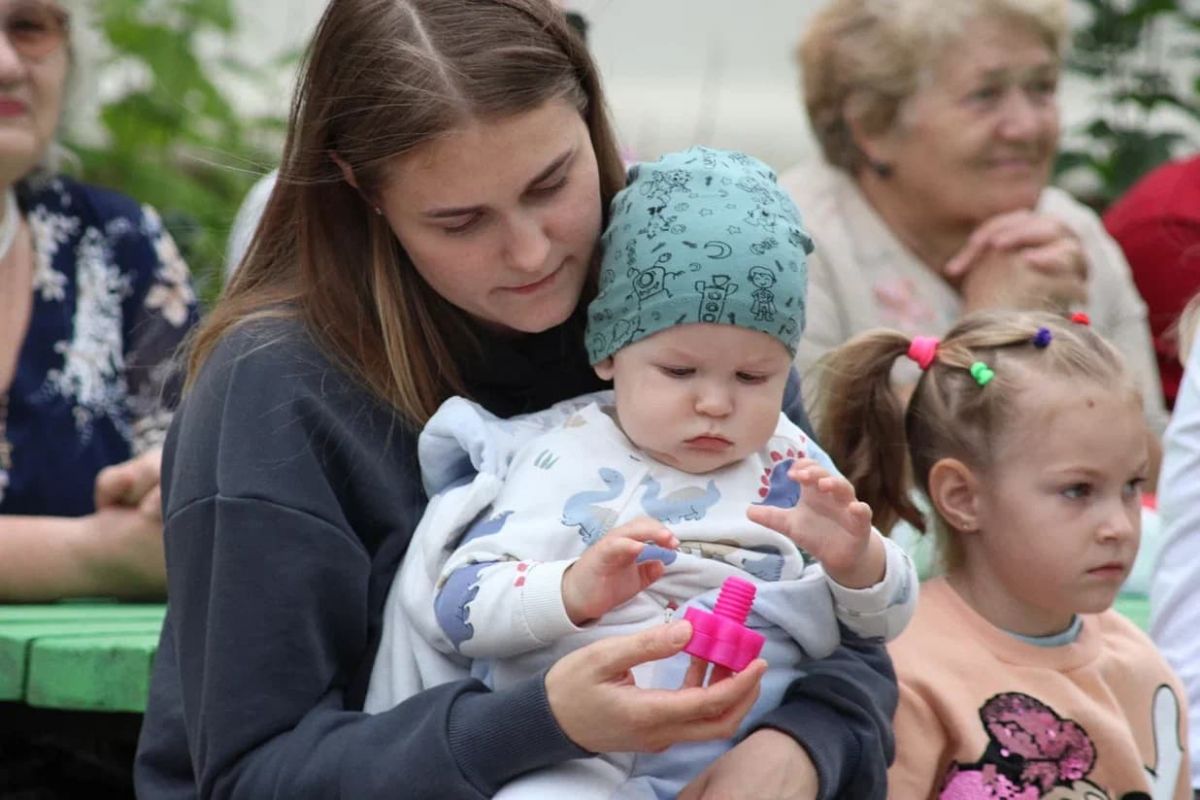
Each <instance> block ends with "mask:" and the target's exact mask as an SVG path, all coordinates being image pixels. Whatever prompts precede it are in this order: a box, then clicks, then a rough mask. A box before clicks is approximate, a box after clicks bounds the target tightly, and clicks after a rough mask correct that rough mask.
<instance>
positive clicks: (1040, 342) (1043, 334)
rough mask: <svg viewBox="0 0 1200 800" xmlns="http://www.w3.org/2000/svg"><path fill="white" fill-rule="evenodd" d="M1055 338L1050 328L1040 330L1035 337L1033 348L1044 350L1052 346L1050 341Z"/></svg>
mask: <svg viewBox="0 0 1200 800" xmlns="http://www.w3.org/2000/svg"><path fill="white" fill-rule="evenodd" d="M1053 338H1054V334H1052V333H1051V332H1050V329H1049V328H1038V329H1037V333H1035V334H1034V335H1033V346H1034V347H1036V348H1037V349H1039V350H1042V349H1044V348H1045V347H1047V346H1048V345H1049V344H1050V340H1051V339H1053Z"/></svg>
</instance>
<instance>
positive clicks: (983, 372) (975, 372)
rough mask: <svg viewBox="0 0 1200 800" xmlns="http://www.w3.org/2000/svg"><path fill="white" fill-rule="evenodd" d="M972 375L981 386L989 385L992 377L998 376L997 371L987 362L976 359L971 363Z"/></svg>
mask: <svg viewBox="0 0 1200 800" xmlns="http://www.w3.org/2000/svg"><path fill="white" fill-rule="evenodd" d="M971 377H972V378H974V379H975V382H976V383H978V384H979V385H980V386H987V385H988V384H989V383H991V381H992V378H994V377H996V373H995V372H993V371H992V369H991V367H989V366H988V365H987V364H985V363H983V362H982V361H976V362H975V363H974V364H972V365H971Z"/></svg>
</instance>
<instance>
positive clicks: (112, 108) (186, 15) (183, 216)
mask: <svg viewBox="0 0 1200 800" xmlns="http://www.w3.org/2000/svg"><path fill="white" fill-rule="evenodd" d="M96 8H97V15H96V16H97V18H98V20H99V24H100V26H101V28H102V33H103V35H104V37H105V38H106V39H107V40H108V43H109V44H110V46H111V48H112V51H113V52H112V56H111V58H110V59H109V60H108V62H106V63H104V64H102V65H101V68H102V69H106V70H113V71H114V72H115V73H116V74H120V75H126V74H128V75H129V76H130V78H129V80H128V81H127V82H126V85H125V86H123V87H122V90H121V92H119V94H118V96H117V97H115V98H114V99H112V100H111V101H109V102H107V103H105V104H104V105H103V107H102V108H101V111H100V119H99V123H100V126H101V128H102V129H103V133H104V141H103V142H101V143H100V144H96V143H93V142H85V141H80V140H78V139H72V138H68V141H67V146H68V147H69V148H70V149H71V150H72V151H73V152H75V153H76V154H77V155H78V156H79V158H80V161H81V165H82V172H83V175H82V177H83V178H84V179H85V180H88V181H91V182H94V183H98V184H101V185H103V186H108V187H111V188H114V189H117V190H119V191H122V192H125V193H126V194H129V195H131V196H132V197H134V198H136V199H137V200H139V201H141V202H144V203H149V204H150V205H153V206H155V207H156V208H157V209H158V210H159V212H160V213H161V214H162V217H163V221H164V222H165V223H166V225H167V227H168V228H169V229H170V231H171V233H172V235H173V236H174V237H175V239H176V241H177V243H178V244H179V248H180V250H181V252H182V253H183V255H184V257H185V258H186V259H187V261H188V264H189V265H190V266H191V268H192V272H193V275H194V276H195V279H196V283H197V287H198V289H199V291H200V295H201V297H202V298H204V299H205V300H206V301H208V302H211V301H212V300H213V299H214V298H215V297H216V295H217V293H218V292H219V291H220V288H221V276H222V270H223V267H224V254H225V242H226V239H227V238H228V235H229V229H230V226H231V224H232V221H233V217H234V215H235V214H236V212H237V209H238V206H239V205H240V204H241V201H242V198H243V197H244V195H245V193H246V191H247V190H248V189H249V188H250V186H251V185H252V184H253V183H254V181H255V179H256V177H257V176H258V175H259V174H261V173H262V172H264V171H265V170H266V169H269V168H270V166H271V165H272V164H273V162H274V158H275V157H274V156H273V155H272V154H271V152H272V150H273V143H275V142H277V141H278V140H279V138H280V131H281V130H282V128H283V124H284V122H283V120H282V119H280V118H278V117H269V116H267V117H247V116H245V115H243V114H242V113H240V112H239V111H238V110H237V109H235V107H234V106H233V104H232V102H231V100H230V97H229V94H228V90H227V89H226V88H225V86H224V84H225V83H226V82H229V83H234V82H236V83H238V84H241V85H243V86H247V87H254V86H265V85H266V81H267V80H268V79H269V78H270V75H268V74H267V72H265V70H268V69H272V68H275V69H277V68H278V66H279V65H278V64H269V65H267V66H265V67H255V66H251V65H249V64H247V63H244V62H243V61H241V60H239V59H237V58H236V57H231V56H229V55H228V54H227V52H226V51H228V49H229V48H228V47H227V46H226V47H224V48H218V49H220V50H221V51H222V53H219V54H218V55H217V56H216V57H215V58H214V57H212V56H211V55H210V54H209V53H208V51H211V50H212V49H213V47H212V45H213V44H214V42H215V43H218V44H220V43H228V42H229V41H231V40H232V38H233V36H234V35H235V34H236V33H237V18H236V16H235V15H234V12H233V7H232V2H231V0H171V2H147V0H97V2H96Z"/></svg>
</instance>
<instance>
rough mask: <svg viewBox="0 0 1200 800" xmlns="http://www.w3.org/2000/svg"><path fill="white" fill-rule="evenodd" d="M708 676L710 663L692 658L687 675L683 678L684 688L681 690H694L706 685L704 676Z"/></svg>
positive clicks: (681, 687)
mask: <svg viewBox="0 0 1200 800" xmlns="http://www.w3.org/2000/svg"><path fill="white" fill-rule="evenodd" d="M707 674H708V662H707V661H705V660H704V659H702V658H696V657H695V656H692V661H691V663H690V664H688V668H687V673H686V674H685V675H684V676H683V686H680V687H679V688H680V689H692V688H695V687H697V686H703V685H704V676H705V675H707Z"/></svg>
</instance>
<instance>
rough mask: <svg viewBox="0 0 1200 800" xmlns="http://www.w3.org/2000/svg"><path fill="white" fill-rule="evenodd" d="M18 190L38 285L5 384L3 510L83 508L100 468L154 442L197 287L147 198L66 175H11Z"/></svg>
mask: <svg viewBox="0 0 1200 800" xmlns="http://www.w3.org/2000/svg"><path fill="white" fill-rule="evenodd" d="M17 201H18V203H19V205H20V207H21V211H22V212H23V213H24V215H25V218H26V219H27V220H28V222H29V228H30V231H31V233H32V236H33V245H34V253H35V264H34V277H33V295H34V296H33V308H32V314H31V316H30V322H29V330H28V332H27V333H26V335H25V341H24V343H23V344H22V345H21V350H20V354H19V356H18V360H17V368H16V374H15V376H14V378H13V382H12V386H11V387H10V389H9V392H8V423H7V434H6V438H7V439H8V441H9V443H10V444H11V446H12V451H11V457H10V461H11V469H9V470H7V471H3V466H2V465H0V514H43V515H55V516H79V515H82V514H87V513H90V512H91V511H92V510H93V491H94V485H95V480H96V474H97V473H98V472H99V471H100V470H101V469H103V468H104V467H106V466H108V465H110V464H116V463H119V462H121V461H124V460H126V459H128V458H130V457H131V456H132V455H134V454H137V453H140V452H142V451H144V450H146V449H148V448H151V447H155V446H157V445H159V444H161V441H162V438H163V436H164V435H165V434H166V429H167V424H168V423H169V422H170V409H171V408H173V406H174V402H175V400H176V399H177V395H178V389H179V378H180V375H181V373H180V370H179V369H178V368H177V362H176V361H175V360H174V358H173V357H174V354H175V350H176V348H177V346H178V345H179V343H180V342H181V341H182V340H183V338H184V336H185V335H186V334H187V332H188V329H189V328H190V327H191V326H192V325H193V324H194V323H195V322H196V320H197V304H196V296H195V293H194V292H193V290H192V285H191V280H190V277H189V275H188V269H187V265H186V264H185V263H184V262H183V259H182V258H181V257H180V255H179V251H178V250H177V249H176V248H175V243H174V241H173V240H172V239H171V237H170V235H169V234H168V233H167V232H166V230H165V229H164V228H163V226H162V222H161V221H160V220H159V218H158V214H157V213H155V211H154V210H153V209H152V208H150V207H149V206H142V205H139V204H138V203H137V202H135V201H133V200H131V199H129V198H127V197H125V196H123V195H120V194H117V193H116V192H111V191H107V190H105V189H100V188H97V187H94V186H88V185H86V184H83V183H79V182H78V181H75V180H72V179H70V178H67V177H63V176H53V177H50V178H47V179H42V180H40V181H38V182H37V183H33V182H31V181H25V182H23V183H21V184H19V185H18V187H17Z"/></svg>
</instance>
